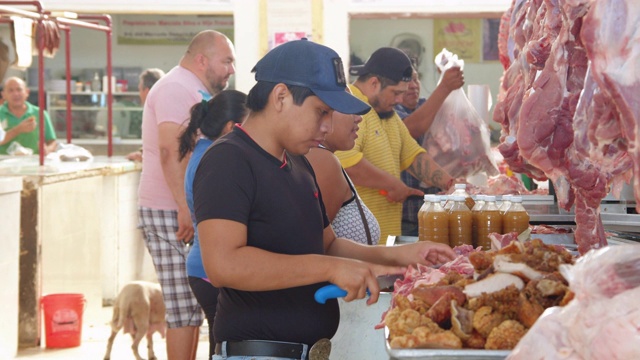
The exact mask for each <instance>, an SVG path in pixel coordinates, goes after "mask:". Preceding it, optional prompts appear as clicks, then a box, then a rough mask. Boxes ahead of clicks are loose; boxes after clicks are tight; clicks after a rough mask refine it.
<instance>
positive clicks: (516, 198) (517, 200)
mask: <svg viewBox="0 0 640 360" xmlns="http://www.w3.org/2000/svg"><path fill="white" fill-rule="evenodd" d="M511 202H514V203H521V202H522V196H512V197H511Z"/></svg>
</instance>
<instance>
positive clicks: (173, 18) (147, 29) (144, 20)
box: [116, 15, 233, 45]
mask: <svg viewBox="0 0 640 360" xmlns="http://www.w3.org/2000/svg"><path fill="white" fill-rule="evenodd" d="M202 30H217V31H220V32H221V33H223V34H225V35H227V37H229V39H231V41H233V16H214V15H209V16H202V15H145V16H137V15H125V16H121V17H120V19H119V22H118V24H117V29H116V33H117V37H118V44H119V45H186V44H189V42H190V41H191V39H192V38H193V37H194V36H195V35H196V34H197V33H199V32H200V31H202Z"/></svg>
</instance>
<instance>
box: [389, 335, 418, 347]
mask: <svg viewBox="0 0 640 360" xmlns="http://www.w3.org/2000/svg"><path fill="white" fill-rule="evenodd" d="M389 346H390V347H391V348H392V349H411V348H415V347H416V346H418V338H417V337H415V336H413V335H411V334H407V335H402V336H398V337H394V338H392V339H391V340H390V341H389Z"/></svg>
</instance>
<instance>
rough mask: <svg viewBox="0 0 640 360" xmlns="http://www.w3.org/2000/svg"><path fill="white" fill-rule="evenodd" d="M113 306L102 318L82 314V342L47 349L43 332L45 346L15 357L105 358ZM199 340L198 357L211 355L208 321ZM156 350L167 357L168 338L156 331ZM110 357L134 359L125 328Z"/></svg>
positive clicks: (164, 359)
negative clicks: (92, 317)
mask: <svg viewBox="0 0 640 360" xmlns="http://www.w3.org/2000/svg"><path fill="white" fill-rule="evenodd" d="M112 312H113V307H110V306H108V307H103V308H102V312H101V314H100V316H99V318H94V319H91V318H89V319H87V318H83V319H82V321H83V326H82V327H83V329H82V342H81V344H80V346H79V347H74V348H66V349H47V348H45V342H46V341H45V339H44V335H43V339H42V342H43V344H42V347H34V348H28V349H21V350H19V351H18V356H17V357H16V359H65V360H76V359H77V360H80V359H82V360H85V359H102V358H103V357H104V353H105V351H106V349H107V340H108V339H109V335H111V328H110V327H109V325H108V324H109V321H110V320H111V316H112ZM200 334H201V335H200V342H199V344H198V353H197V356H196V359H198V360H206V359H207V357H208V355H209V336H208V328H207V327H206V321H205V325H204V326H202V327H201V328H200ZM138 351H139V353H140V356H142V357H143V358H145V359H146V358H147V341H146V339H143V340H142V341H141V342H140V346H139V348H138ZM153 351H154V352H155V354H156V357H157V358H158V360H167V354H166V343H165V340H164V339H163V338H162V337H161V336H160V335H159V334H158V333H155V334H154V336H153ZM111 359H114V360H127V359H134V356H133V352H132V351H131V336H129V335H128V334H127V335H126V336H124V335H122V332H120V333H119V334H118V336H116V338H115V340H114V342H113V348H112V350H111Z"/></svg>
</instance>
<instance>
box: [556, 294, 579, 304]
mask: <svg viewBox="0 0 640 360" xmlns="http://www.w3.org/2000/svg"><path fill="white" fill-rule="evenodd" d="M575 296H576V294H575V293H574V292H573V291H571V290H569V291H567V293H566V294H564V297H563V298H562V300H560V303H558V306H565V305H567V304H568V303H569V302H570V301H571V300H573V298H574V297H575Z"/></svg>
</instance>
